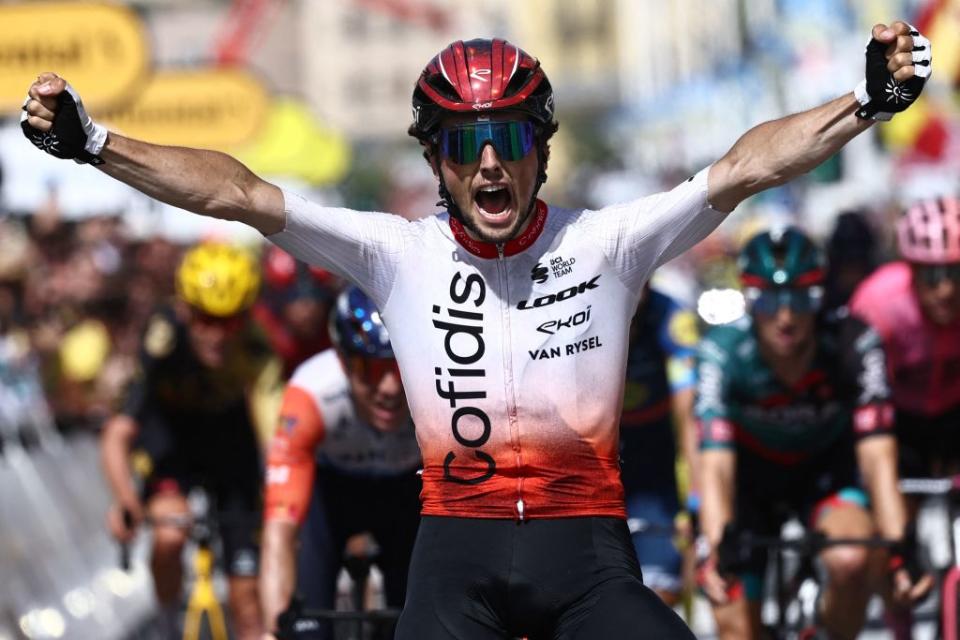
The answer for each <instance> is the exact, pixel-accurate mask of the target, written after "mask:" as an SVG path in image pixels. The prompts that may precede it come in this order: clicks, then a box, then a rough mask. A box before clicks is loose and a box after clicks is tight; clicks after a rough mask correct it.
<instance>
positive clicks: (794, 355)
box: [696, 227, 922, 640]
mask: <svg viewBox="0 0 960 640" xmlns="http://www.w3.org/2000/svg"><path fill="white" fill-rule="evenodd" d="M739 264H740V269H741V280H742V283H743V286H744V291H745V297H746V300H747V308H748V310H749V315H748V316H746V317H744V318H742V319H740V320H738V321H737V322H735V323H733V324H731V325H726V326H717V327H714V328H712V329H711V330H710V331H709V332H708V333H707V335H706V336H705V337H704V339H703V341H702V342H701V344H700V348H699V356H698V368H697V401H696V415H697V419H698V420H699V423H700V439H701V444H700V446H701V452H700V463H701V473H702V476H701V486H702V488H703V495H702V505H701V512H700V517H701V519H700V523H701V528H702V531H703V536H704V537H703V538H702V539H701V540H698V544H697V546H698V559H699V560H700V561H701V563H702V564H701V566H700V568H699V570H698V579H699V582H700V584H701V586H702V588H703V590H704V592H705V593H706V595H707V596H708V597H709V598H710V600H711V603H712V604H713V610H714V615H715V617H716V620H717V625H718V627H719V632H720V637H721V638H729V639H733V638H736V639H738V640H742V639H744V638H758V637H760V635H759V634H760V606H759V605H760V597H761V595H762V583H761V580H762V577H763V575H764V566H765V561H766V552H765V550H763V549H757V550H756V552H755V553H753V554H752V555H751V557H750V559H749V561H748V562H747V563H746V564H747V565H748V566H746V567H743V568H741V569H740V570H741V571H742V572H741V573H739V574H738V575H722V574H721V573H720V571H719V570H718V564H717V563H718V557H717V549H718V547H719V545H720V544H721V540H722V538H723V536H724V530H725V528H727V527H728V525H733V527H734V528H735V529H736V530H737V531H739V532H742V531H750V532H751V533H755V534H757V535H760V536H779V534H780V527H781V526H782V524H783V522H784V521H785V520H786V519H788V518H789V517H790V516H792V515H796V516H797V517H799V518H800V519H801V521H803V522H804V523H805V524H806V525H807V526H809V527H811V528H814V529H817V530H819V531H822V532H823V533H825V534H826V535H827V536H828V537H846V538H866V537H870V536H872V535H874V533H875V532H879V534H880V535H881V536H882V537H884V538H887V539H892V540H901V539H902V538H903V536H904V531H905V526H906V521H907V514H906V509H905V507H904V504H903V499H902V497H901V495H900V493H899V491H898V489H897V472H896V442H895V440H894V438H893V431H892V430H893V408H892V406H891V404H890V392H889V389H888V387H887V381H886V371H885V363H884V356H883V349H882V347H881V345H880V339H879V337H878V336H877V335H876V334H875V333H874V332H873V331H871V330H870V329H869V328H868V327H866V326H865V325H863V323H860V322H856V321H846V322H844V323H842V324H835V323H830V322H827V321H826V320H825V319H823V318H822V317H821V316H819V315H818V311H819V310H820V307H821V303H822V296H823V288H822V284H823V278H824V261H823V258H822V256H821V254H820V251H819V249H818V248H817V247H816V245H814V243H813V242H812V241H811V240H810V239H809V238H808V237H807V236H806V235H804V234H803V233H802V232H801V231H799V230H798V229H796V228H793V227H790V228H786V229H779V230H773V231H769V232H764V233H760V234H759V235H757V236H754V237H753V238H752V239H751V240H750V241H749V242H748V243H747V244H746V245H745V247H744V249H743V251H742V253H741V256H740V261H739ZM858 470H859V473H860V474H861V475H862V479H863V486H864V488H865V489H866V493H865V492H864V490H862V489H861V488H860V486H859V484H858V477H857V475H858V473H857V472H858ZM820 558H821V560H822V562H823V565H824V567H825V569H826V572H827V575H828V580H827V584H826V585H825V591H824V593H823V597H822V599H821V604H822V606H821V610H820V611H819V614H820V621H821V624H822V628H823V629H824V630H825V631H826V632H827V634H828V635H829V637H830V638H854V637H856V635H857V633H858V632H859V630H860V628H861V627H862V625H863V622H864V615H865V609H866V605H867V600H868V598H869V596H870V594H871V593H872V592H873V591H874V590H875V588H876V586H875V585H876V580H877V579H878V577H879V571H880V568H881V567H880V566H879V562H878V561H879V560H880V558H879V556H878V554H876V553H871V552H870V551H869V550H868V549H867V548H866V547H856V546H843V547H832V548H828V549H827V550H825V551H823V552H822V553H821V554H820ZM894 560H895V561H896V563H894V564H891V565H890V566H891V567H897V568H896V570H895V571H892V574H893V577H894V579H895V585H894V586H895V596H896V598H897V599H898V600H899V601H901V602H906V601H909V598H910V597H911V596H916V595H918V593H919V589H920V588H922V585H921V586H920V587H918V588H917V589H916V590H914V589H913V587H914V585H913V584H912V583H911V579H910V577H909V574H908V572H907V571H905V570H904V569H903V568H902V563H901V562H900V560H902V556H901V552H899V551H898V552H896V554H895V558H894ZM897 563H899V564H897Z"/></svg>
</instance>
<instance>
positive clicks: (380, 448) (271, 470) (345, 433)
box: [264, 349, 420, 523]
mask: <svg viewBox="0 0 960 640" xmlns="http://www.w3.org/2000/svg"><path fill="white" fill-rule="evenodd" d="M317 464H319V465H320V466H322V467H326V468H328V469H332V470H334V471H335V472H337V473H339V474H343V475H348V476H355V477H361V478H369V477H386V476H400V475H405V474H410V473H412V472H413V471H414V470H415V469H416V468H417V467H419V466H420V450H419V449H418V447H417V441H416V438H415V437H414V432H413V423H412V422H410V421H407V422H406V423H404V424H403V425H401V426H400V427H399V428H397V429H395V430H392V431H380V430H378V429H376V428H375V427H373V426H371V425H369V424H367V423H366V422H365V421H364V420H362V419H361V418H360V416H359V415H358V414H357V411H356V405H355V404H354V401H353V397H352V396H351V394H350V382H349V380H347V374H346V372H344V370H343V365H342V364H341V363H340V358H339V357H338V356H337V352H336V351H334V350H333V349H327V350H326V351H322V352H320V353H318V354H317V355H315V356H313V357H311V358H309V359H308V360H307V361H306V362H304V363H303V364H301V365H300V366H299V367H297V369H296V371H294V373H293V377H292V378H291V379H290V382H289V383H288V384H287V388H286V390H285V391H284V394H283V405H282V407H281V409H280V415H279V417H278V420H277V427H276V431H275V432H274V435H273V439H272V440H271V441H270V446H269V450H268V453H267V472H266V485H267V486H266V495H265V498H264V503H265V504H264V518H265V519H266V520H286V521H289V522H296V523H301V522H303V519H304V517H306V514H307V508H308V506H309V504H310V493H311V491H312V490H313V480H314V473H315V471H316V465H317Z"/></svg>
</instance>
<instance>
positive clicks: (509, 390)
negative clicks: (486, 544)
mask: <svg viewBox="0 0 960 640" xmlns="http://www.w3.org/2000/svg"><path fill="white" fill-rule="evenodd" d="M497 275H498V276H499V279H500V291H501V292H502V293H501V295H500V325H501V329H502V332H501V335H502V336H503V387H504V397H505V399H506V401H507V422H508V423H509V425H510V445H511V447H512V448H513V454H514V457H515V459H516V462H517V502H516V505H515V506H516V511H517V519H518V520H521V521H522V520H523V519H524V511H525V505H524V502H523V475H522V474H521V473H520V469H522V468H523V458H522V455H521V450H520V425H519V423H518V421H517V393H516V385H515V384H514V380H513V349H512V340H511V336H510V289H509V278H508V277H507V265H506V261H505V257H504V255H503V245H502V244H498V245H497Z"/></svg>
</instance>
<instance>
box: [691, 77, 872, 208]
mask: <svg viewBox="0 0 960 640" xmlns="http://www.w3.org/2000/svg"><path fill="white" fill-rule="evenodd" d="M859 106H860V105H859V103H858V102H857V100H856V98H855V97H854V96H853V93H850V94H847V95H845V96H843V97H840V98H837V99H835V100H832V101H830V102H828V103H826V104H824V105H821V106H819V107H816V108H814V109H810V110H809V111H804V112H801V113H796V114H793V115H789V116H786V117H785V118H780V119H779V120H772V121H770V122H764V123H763V124H760V125H757V126H756V127H754V128H752V129H750V130H749V131H747V132H746V133H745V134H744V135H743V136H742V137H741V138H740V139H739V140H737V142H736V144H734V145H733V147H732V148H731V149H730V151H728V152H727V154H726V155H724V156H723V157H722V158H721V159H720V160H718V161H717V162H716V163H715V164H714V165H713V166H712V167H711V168H710V175H709V179H708V184H709V193H708V198H709V201H710V203H711V204H712V205H713V207H714V208H716V209H717V210H719V211H733V209H734V208H736V206H737V205H738V204H740V202H742V201H743V200H745V199H746V198H748V197H749V196H752V195H753V194H755V193H759V192H761V191H763V190H765V189H769V188H771V187H775V186H777V185H781V184H784V183H786V182H788V181H790V180H792V179H793V178H796V177H797V176H800V175H802V174H804V173H806V172H808V171H810V170H811V169H813V168H814V167H816V166H817V165H819V164H820V163H821V162H823V161H824V160H826V159H827V158H829V157H830V156H832V155H833V154H835V153H837V152H838V151H839V150H840V149H841V148H842V147H843V146H844V145H845V144H846V143H847V142H849V141H850V140H851V139H852V138H853V137H855V136H856V135H857V134H859V133H861V132H863V131H865V130H867V129H868V128H869V127H870V126H871V125H872V124H873V121H872V120H861V119H860V118H858V117H857V116H856V110H857V108H858V107H859Z"/></svg>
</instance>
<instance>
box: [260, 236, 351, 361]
mask: <svg viewBox="0 0 960 640" xmlns="http://www.w3.org/2000/svg"><path fill="white" fill-rule="evenodd" d="M263 280H264V287H263V293H262V294H261V296H260V300H258V301H257V303H256V304H255V305H253V310H252V313H253V317H254V319H255V320H256V321H257V323H258V324H259V325H260V326H261V327H263V330H264V332H265V333H266V334H267V338H268V339H269V340H270V344H271V346H272V347H273V349H274V351H276V353H277V355H278V356H280V358H281V359H282V360H283V375H284V378H289V377H290V375H291V374H292V373H293V371H294V369H296V368H297V367H298V366H300V364H301V363H303V361H305V360H306V359H307V358H309V357H310V356H312V355H315V354H317V353H320V352H321V351H323V350H324V349H328V348H329V347H330V337H329V336H328V335H327V316H328V315H329V312H330V305H331V304H332V302H333V299H334V298H335V297H336V295H337V292H338V291H339V289H341V288H342V283H341V282H340V279H339V278H338V277H336V276H335V275H333V274H332V273H330V272H329V271H326V270H324V269H319V268H317V267H311V266H309V265H307V264H306V263H305V262H302V261H300V260H297V259H295V258H294V257H293V256H291V255H290V254H289V253H287V252H286V251H284V250H283V249H281V248H280V247H277V246H271V247H269V248H268V249H267V250H266V251H265V252H264V258H263Z"/></svg>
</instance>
